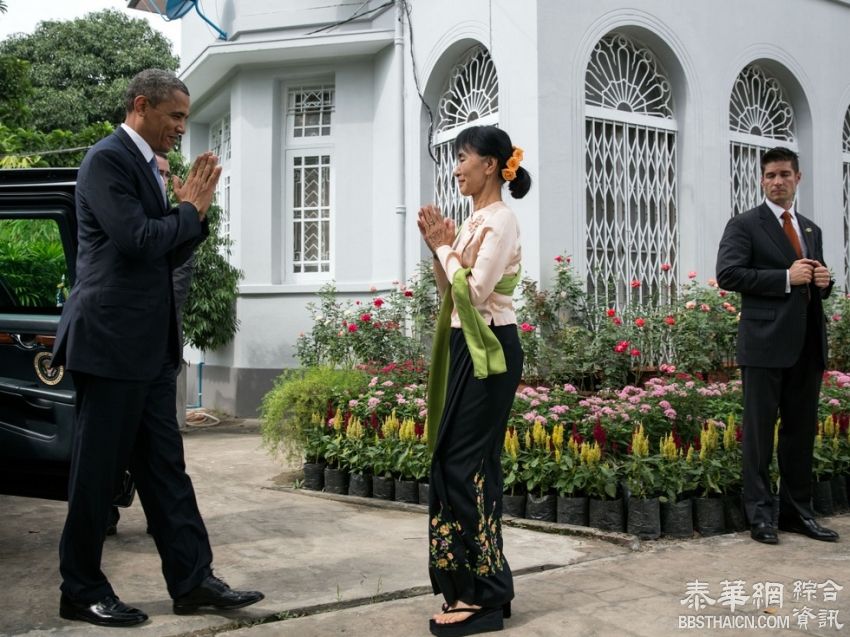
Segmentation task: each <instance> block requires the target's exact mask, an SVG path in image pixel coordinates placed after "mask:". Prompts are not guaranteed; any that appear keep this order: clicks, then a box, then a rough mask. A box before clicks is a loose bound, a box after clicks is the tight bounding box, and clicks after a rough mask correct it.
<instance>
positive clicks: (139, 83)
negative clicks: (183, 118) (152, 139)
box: [124, 69, 189, 113]
mask: <svg viewBox="0 0 850 637" xmlns="http://www.w3.org/2000/svg"><path fill="white" fill-rule="evenodd" d="M174 91H180V92H181V93H185V94H186V95H187V96H188V95H189V89H188V88H186V85H185V84H183V82H181V81H180V80H179V79H177V77H176V76H175V75H174V73H172V72H171V71H165V70H163V69H145V70H144V71H141V72H139V73H137V74H136V75H135V76H134V77H133V79H132V80H130V83H129V84H128V85H127V90H126V91H124V108H125V109H126V111H127V112H128V113H129V112H131V111H132V110H133V102H134V101H135V100H136V98H137V97H138V96H139V95H144V96H145V97H146V98H148V101H149V102H150V103H151V106H156V105H157V104H159V103H161V102H165V101H167V100H169V99H171V95H172V94H173V93H174Z"/></svg>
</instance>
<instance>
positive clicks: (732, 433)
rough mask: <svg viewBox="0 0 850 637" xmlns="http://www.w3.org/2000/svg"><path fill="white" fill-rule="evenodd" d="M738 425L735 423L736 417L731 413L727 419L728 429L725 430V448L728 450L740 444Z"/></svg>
mask: <svg viewBox="0 0 850 637" xmlns="http://www.w3.org/2000/svg"><path fill="white" fill-rule="evenodd" d="M737 434H738V425H737V424H736V423H735V417H734V416H732V415H730V416H729V418H727V419H726V429H725V430H724V431H723V448H724V449H726V450H727V451H728V450H730V449H734V448H735V447H736V446H737V444H738V436H737Z"/></svg>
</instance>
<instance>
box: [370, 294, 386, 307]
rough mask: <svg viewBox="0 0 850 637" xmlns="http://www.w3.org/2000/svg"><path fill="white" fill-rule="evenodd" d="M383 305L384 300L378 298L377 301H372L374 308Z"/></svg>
mask: <svg viewBox="0 0 850 637" xmlns="http://www.w3.org/2000/svg"><path fill="white" fill-rule="evenodd" d="M383 304H384V299H382V298H381V297H380V296H379V297H378V298H377V299H375V300H374V301H372V305H374V306H375V307H381V306H382V305H383Z"/></svg>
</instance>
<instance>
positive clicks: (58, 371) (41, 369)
mask: <svg viewBox="0 0 850 637" xmlns="http://www.w3.org/2000/svg"><path fill="white" fill-rule="evenodd" d="M52 362H53V354H52V353H51V352H39V353H38V354H36V355H35V358H34V359H33V365H34V366H35V375H36V376H38V380H40V381H41V382H42V383H44V384H45V385H58V384H59V383H61V382H62V379H63V378H64V377H65V367H63V366H62V365H59V367H52V366H51V363H52Z"/></svg>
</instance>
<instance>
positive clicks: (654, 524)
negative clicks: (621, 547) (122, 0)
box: [622, 425, 661, 540]
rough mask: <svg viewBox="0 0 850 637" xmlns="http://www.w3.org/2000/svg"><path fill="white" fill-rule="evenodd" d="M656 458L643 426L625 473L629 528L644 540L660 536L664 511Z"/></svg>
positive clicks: (637, 431)
mask: <svg viewBox="0 0 850 637" xmlns="http://www.w3.org/2000/svg"><path fill="white" fill-rule="evenodd" d="M656 461H657V458H656V457H655V456H651V455H650V454H649V439H648V438H647V437H646V433H645V432H644V428H643V425H639V426H638V427H636V428H635V430H634V433H633V434H632V443H631V445H630V450H629V454H628V456H627V457H626V459H625V461H624V462H623V466H622V472H623V477H624V479H625V482H626V488H627V489H628V491H629V499H628V517H627V526H626V529H627V530H628V532H629V533H631V534H633V535H637V536H638V537H639V538H641V539H644V540H655V539H657V538H658V537H660V536H661V508H660V505H661V503H660V501H659V499H658V495H657V489H658V484H657V483H658V477H657V476H658V466H657V462H656Z"/></svg>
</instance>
